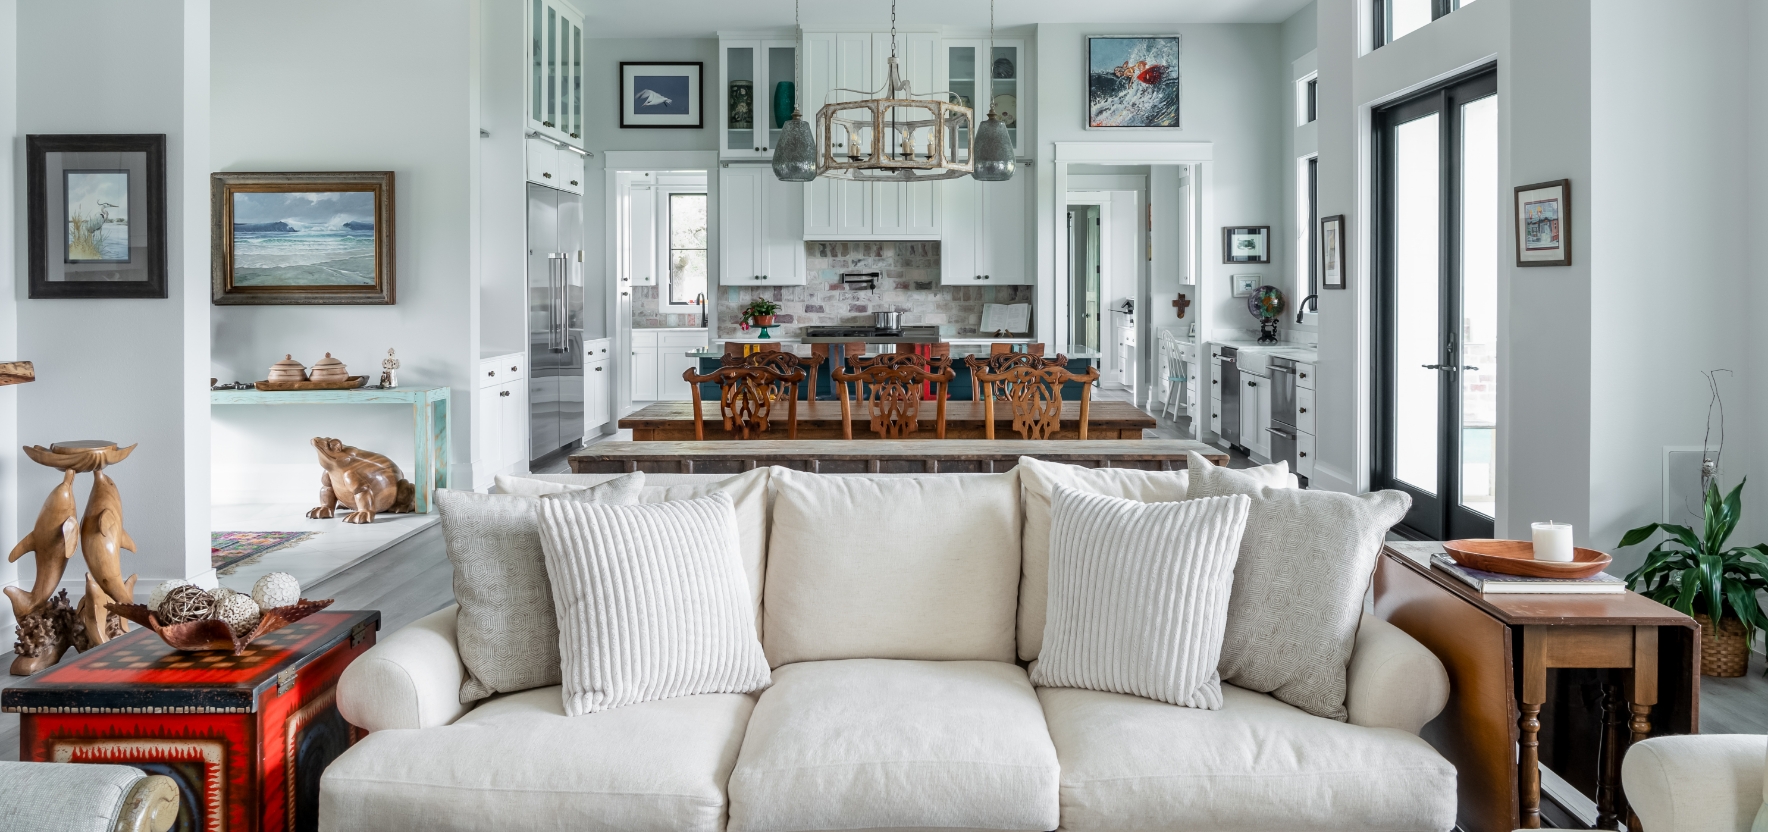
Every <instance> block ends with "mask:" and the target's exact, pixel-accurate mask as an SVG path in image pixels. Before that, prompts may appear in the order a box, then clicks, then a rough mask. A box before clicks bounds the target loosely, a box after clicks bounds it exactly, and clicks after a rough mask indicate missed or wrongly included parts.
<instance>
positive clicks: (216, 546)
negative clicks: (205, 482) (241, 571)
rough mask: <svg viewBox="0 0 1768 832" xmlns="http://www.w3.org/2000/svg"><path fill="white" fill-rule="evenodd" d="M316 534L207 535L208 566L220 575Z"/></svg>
mask: <svg viewBox="0 0 1768 832" xmlns="http://www.w3.org/2000/svg"><path fill="white" fill-rule="evenodd" d="M316 534H319V532H210V533H209V565H210V566H213V567H214V568H215V570H216V571H217V572H219V573H220V574H222V575H231V574H233V571H234V570H235V569H238V568H239V567H241V566H244V565H246V564H248V563H257V562H258V559H259V558H261V557H264V556H265V555H268V554H270V553H271V552H274V551H276V550H278V549H286V548H288V547H290V546H293V545H295V544H296V543H300V542H301V541H303V540H306V539H307V538H309V537H312V536H314V535H316Z"/></svg>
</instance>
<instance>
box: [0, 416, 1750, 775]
mask: <svg viewBox="0 0 1768 832" xmlns="http://www.w3.org/2000/svg"><path fill="white" fill-rule="evenodd" d="M1113 393H1114V391H1103V393H1102V397H1104V396H1112V397H1114V398H1123V399H1127V398H1128V396H1127V395H1125V394H1122V393H1118V394H1117V395H1113ZM1157 418H1158V417H1157ZM1179 428H1180V425H1178V424H1175V423H1173V422H1171V421H1169V420H1166V419H1160V427H1158V428H1156V429H1154V430H1153V431H1151V434H1152V435H1154V436H1158V437H1160V438H1173V439H1176V438H1181V436H1180V433H1179ZM607 438H608V439H619V438H630V436H627V437H621V436H620V435H618V434H616V435H613V436H609V437H607ZM1234 457H1235V458H1234V460H1233V462H1232V465H1233V466H1234V467H1245V466H1248V465H1250V464H1251V462H1250V460H1247V459H1246V458H1245V457H1242V456H1240V455H1238V454H1235V455H1234ZM555 472H556V473H565V472H566V467H565V463H564V461H563V460H559V461H558V462H556V463H553V464H549V465H548V466H546V469H545V471H544V472H543V473H555ZM453 581H454V570H453V568H452V567H451V566H450V565H449V563H448V556H447V552H446V550H445V548H444V546H443V542H442V531H441V529H440V527H436V526H432V527H430V528H429V529H426V530H424V531H422V532H419V533H418V534H416V535H413V536H412V537H411V538H409V539H407V540H404V541H402V542H400V543H398V544H397V545H395V546H393V547H392V548H390V549H388V550H387V551H385V552H382V553H381V554H379V555H376V556H374V557H372V558H369V559H368V560H366V561H364V562H362V563H360V564H357V565H356V566H353V567H351V568H350V569H347V570H345V571H344V572H342V573H339V574H338V575H336V576H334V577H332V578H331V579H329V580H326V581H323V582H321V583H319V584H316V585H314V586H311V587H307V589H306V591H305V592H304V593H303V594H304V595H306V596H307V597H309V598H334V599H336V600H337V603H336V608H337V609H378V610H380V611H381V621H382V629H381V632H382V633H383V634H385V633H390V632H393V631H394V630H397V629H399V628H400V627H403V626H405V625H406V624H409V623H411V622H412V621H415V620H416V619H418V618H421V617H423V616H425V615H428V614H430V613H432V612H434V611H436V610H438V609H441V608H442V607H444V606H446V605H448V604H449V603H451V602H452V601H453V600H454V585H453ZM74 655H76V654H74V653H72V652H70V653H69V656H70V657H72V656H74ZM0 658H4V655H3V654H0ZM8 661H10V660H8ZM1762 670H1763V663H1762V659H1761V657H1759V656H1757V657H1755V658H1754V659H1753V664H1752V665H1751V667H1750V674H1749V675H1748V676H1745V677H1744V678H1741V679H1710V678H1709V679H1703V680H1702V684H1701V731H1702V732H1703V733H1709V734H1715V733H1742V734H1763V733H1768V679H1764V678H1763V676H1762ZM16 681H18V679H17V678H16V677H13V676H7V675H4V674H3V673H0V688H4V687H5V686H6V685H8V684H11V683H14V682H16ZM0 759H5V760H16V759H18V716H17V715H15V714H0Z"/></svg>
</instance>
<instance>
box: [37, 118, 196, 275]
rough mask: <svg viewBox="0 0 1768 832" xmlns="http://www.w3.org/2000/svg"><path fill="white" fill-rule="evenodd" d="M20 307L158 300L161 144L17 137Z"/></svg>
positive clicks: (162, 139) (147, 138)
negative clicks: (20, 147) (23, 303)
mask: <svg viewBox="0 0 1768 832" xmlns="http://www.w3.org/2000/svg"><path fill="white" fill-rule="evenodd" d="M25 214H26V220H25V227H26V237H27V238H28V242H27V244H26V252H27V254H26V272H27V282H28V290H27V293H26V294H27V297H29V298H31V299H33V300H35V299H54V298H63V299H67V298H82V299H114V298H164V297H167V284H166V276H167V267H166V136H165V134H162V133H149V134H121V133H119V134H69V135H28V136H26V137H25Z"/></svg>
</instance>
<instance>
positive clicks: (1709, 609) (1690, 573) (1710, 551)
mask: <svg viewBox="0 0 1768 832" xmlns="http://www.w3.org/2000/svg"><path fill="white" fill-rule="evenodd" d="M1746 482H1747V480H1746ZM1743 485H1744V484H1743V483H1741V482H1740V483H1738V484H1737V487H1736V488H1733V489H1731V493H1730V494H1727V495H1725V497H1724V498H1723V499H1721V498H1720V496H1719V485H1718V483H1716V482H1709V483H1708V484H1707V494H1706V505H1705V515H1706V522H1705V528H1703V529H1702V530H1701V533H1700V534H1696V533H1695V531H1694V530H1693V529H1691V528H1689V527H1687V526H1678V525H1676V524H1674V523H1652V524H1650V525H1646V526H1640V527H1639V528H1637V529H1634V530H1632V531H1630V532H1627V533H1626V534H1625V535H1623V536H1622V537H1621V547H1622V548H1625V547H1627V546H1634V545H1637V544H1640V543H1643V542H1645V540H1646V539H1647V538H1649V537H1651V536H1652V534H1654V533H1656V532H1659V531H1661V532H1663V533H1664V534H1665V535H1666V537H1665V538H1664V539H1663V540H1662V541H1660V542H1659V543H1658V545H1657V546H1656V547H1654V548H1653V549H1652V550H1651V551H1650V552H1647V553H1646V555H1645V563H1644V564H1642V565H1641V566H1640V567H1639V568H1638V569H1635V570H1633V572H1632V573H1630V574H1629V575H1627V583H1628V585H1629V586H1631V587H1632V588H1633V589H1634V591H1636V592H1638V593H1639V594H1641V595H1644V596H1645V597H1647V598H1650V599H1652V600H1653V601H1656V602H1658V603H1660V604H1664V605H1665V606H1669V607H1674V608H1675V609H1676V610H1677V611H1678V612H1681V613H1682V614H1683V615H1695V614H1697V613H1704V614H1706V615H1707V617H1708V618H1711V619H1712V626H1713V628H1714V629H1715V630H1718V629H1719V625H1720V623H1721V622H1723V621H1724V619H1725V617H1726V616H1730V617H1733V618H1736V619H1737V620H1738V621H1741V622H1743V626H1744V641H1745V643H1746V644H1749V645H1753V644H1754V642H1755V636H1756V630H1758V629H1761V630H1768V613H1764V612H1763V611H1762V604H1761V601H1760V600H1758V597H1757V595H1756V593H1758V592H1762V591H1768V560H1764V558H1768V544H1760V543H1758V544H1756V545H1755V546H1734V547H1732V548H1729V549H1728V548H1726V546H1725V544H1726V541H1727V540H1729V539H1730V537H1731V532H1732V531H1733V530H1735V529H1736V528H1737V522H1738V520H1739V519H1741V517H1742V514H1743Z"/></svg>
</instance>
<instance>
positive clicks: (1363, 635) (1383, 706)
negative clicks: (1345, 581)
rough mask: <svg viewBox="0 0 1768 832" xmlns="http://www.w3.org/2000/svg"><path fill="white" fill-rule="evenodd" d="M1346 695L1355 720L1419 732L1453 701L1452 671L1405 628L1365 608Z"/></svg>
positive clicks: (1355, 721)
mask: <svg viewBox="0 0 1768 832" xmlns="http://www.w3.org/2000/svg"><path fill="white" fill-rule="evenodd" d="M1344 700H1345V701H1344V705H1345V710H1346V711H1348V712H1349V713H1350V722H1351V724H1353V725H1362V726H1365V727H1368V728H1398V729H1400V730H1402V731H1405V732H1406V733H1408V734H1416V733H1418V731H1419V729H1422V728H1423V727H1424V725H1425V723H1427V722H1430V721H1431V720H1433V719H1435V718H1436V715H1437V714H1439V713H1442V711H1443V706H1444V705H1445V704H1447V703H1448V701H1449V672H1448V671H1447V670H1444V669H1443V663H1442V662H1441V661H1439V660H1438V659H1437V657H1436V654H1435V653H1432V652H1430V650H1429V648H1426V647H1425V646H1424V645H1422V644H1419V643H1418V642H1417V641H1416V640H1415V639H1413V638H1412V637H1411V636H1409V635H1406V632H1405V631H1404V630H1401V629H1400V628H1398V627H1395V626H1394V625H1392V624H1389V623H1387V622H1386V621H1383V620H1381V619H1379V618H1376V617H1375V616H1373V615H1369V614H1368V613H1364V614H1363V623H1362V625H1361V626H1359V627H1358V628H1357V644H1356V647H1355V649H1354V650H1353V652H1352V653H1351V665H1350V669H1349V672H1348V673H1347V674H1346V678H1345V697H1344Z"/></svg>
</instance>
